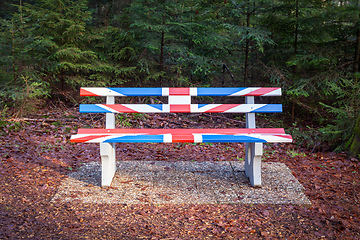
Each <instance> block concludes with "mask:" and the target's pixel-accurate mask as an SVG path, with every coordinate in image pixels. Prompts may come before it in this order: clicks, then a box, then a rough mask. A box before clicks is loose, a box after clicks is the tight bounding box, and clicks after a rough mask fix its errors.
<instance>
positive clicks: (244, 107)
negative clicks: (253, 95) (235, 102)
mask: <svg viewBox="0 0 360 240" xmlns="http://www.w3.org/2000/svg"><path fill="white" fill-rule="evenodd" d="M265 105H266V104H256V105H255V104H242V105H239V106H236V107H233V108H230V109H228V110H226V111H224V112H228V113H242V112H243V113H249V112H252V111H254V110H256V109H259V108H261V107H263V106H265Z"/></svg>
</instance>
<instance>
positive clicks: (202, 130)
mask: <svg viewBox="0 0 360 240" xmlns="http://www.w3.org/2000/svg"><path fill="white" fill-rule="evenodd" d="M131 133H133V134H150V135H155V134H174V135H187V134H193V133H195V134H204V133H214V134H216V133H217V134H250V133H253V134H273V135H277V134H284V133H285V131H284V129H283V128H223V129H207V128H199V129H189V128H183V129H181V128H172V129H163V128H162V129H146V128H145V129H140V128H136V129H134V128H122V129H100V128H98V129H89V128H80V129H78V134H108V135H112V134H131ZM279 136H288V135H279Z"/></svg>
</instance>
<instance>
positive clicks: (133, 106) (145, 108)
mask: <svg viewBox="0 0 360 240" xmlns="http://www.w3.org/2000/svg"><path fill="white" fill-rule="evenodd" d="M122 105H123V106H124V107H127V108H130V109H132V110H134V111H136V112H146V113H161V112H162V111H161V110H160V109H158V108H154V107H152V106H149V105H148V104H122Z"/></svg>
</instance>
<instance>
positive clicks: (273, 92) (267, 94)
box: [263, 88, 281, 96]
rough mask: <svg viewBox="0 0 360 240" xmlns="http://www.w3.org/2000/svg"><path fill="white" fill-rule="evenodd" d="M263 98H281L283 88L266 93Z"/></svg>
mask: <svg viewBox="0 0 360 240" xmlns="http://www.w3.org/2000/svg"><path fill="white" fill-rule="evenodd" d="M263 96H281V88H279V89H276V90H274V91H272V92H269V93H266V94H264V95H263Z"/></svg>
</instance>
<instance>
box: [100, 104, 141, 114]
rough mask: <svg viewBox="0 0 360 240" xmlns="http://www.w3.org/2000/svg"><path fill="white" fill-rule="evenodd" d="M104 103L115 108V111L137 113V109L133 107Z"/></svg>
mask: <svg viewBox="0 0 360 240" xmlns="http://www.w3.org/2000/svg"><path fill="white" fill-rule="evenodd" d="M103 105H104V106H106V107H109V108H111V109H114V110H115V111H118V112H122V113H136V112H137V111H135V110H133V109H131V108H128V107H125V106H123V105H121V104H103Z"/></svg>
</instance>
